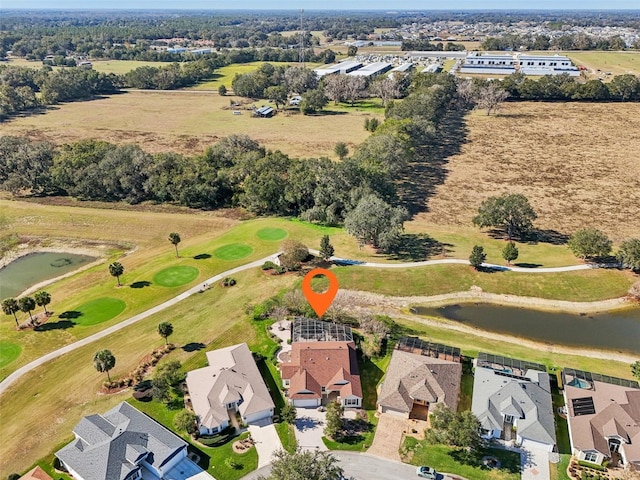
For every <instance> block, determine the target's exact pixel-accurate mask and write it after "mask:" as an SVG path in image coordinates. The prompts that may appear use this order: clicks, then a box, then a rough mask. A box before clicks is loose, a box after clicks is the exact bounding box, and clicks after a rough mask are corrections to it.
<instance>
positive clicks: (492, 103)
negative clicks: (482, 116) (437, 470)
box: [476, 82, 509, 115]
mask: <svg viewBox="0 0 640 480" xmlns="http://www.w3.org/2000/svg"><path fill="white" fill-rule="evenodd" d="M508 96H509V93H508V92H507V91H506V90H503V89H502V88H500V86H499V85H497V84H496V83H494V82H491V83H489V84H487V85H485V86H483V87H480V88H478V89H477V91H476V106H477V107H478V108H484V109H485V110H486V111H487V115H491V112H492V111H493V112H496V111H497V110H498V109H499V108H500V105H502V102H504V101H505V100H506V99H507V97H508Z"/></svg>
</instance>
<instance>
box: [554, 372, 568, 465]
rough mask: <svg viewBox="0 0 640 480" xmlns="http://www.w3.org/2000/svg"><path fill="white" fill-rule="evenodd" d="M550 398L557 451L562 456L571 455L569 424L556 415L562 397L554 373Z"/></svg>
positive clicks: (562, 401)
mask: <svg viewBox="0 0 640 480" xmlns="http://www.w3.org/2000/svg"><path fill="white" fill-rule="evenodd" d="M550 375H551V398H552V400H553V415H554V417H555V419H556V445H557V446H558V451H559V452H560V453H563V454H571V441H570V439H569V424H568V423H567V419H566V418H562V417H561V416H560V415H558V408H560V407H563V406H564V397H563V396H562V393H560V391H559V390H558V381H557V376H556V372H551V373H550Z"/></svg>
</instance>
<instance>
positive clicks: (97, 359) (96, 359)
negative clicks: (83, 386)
mask: <svg viewBox="0 0 640 480" xmlns="http://www.w3.org/2000/svg"><path fill="white" fill-rule="evenodd" d="M93 366H94V367H96V370H97V371H99V372H100V373H102V372H106V373H107V380H109V383H111V377H110V376H109V370H111V369H112V368H113V367H115V366H116V357H114V356H113V353H111V350H100V351H99V352H96V354H95V355H94V356H93Z"/></svg>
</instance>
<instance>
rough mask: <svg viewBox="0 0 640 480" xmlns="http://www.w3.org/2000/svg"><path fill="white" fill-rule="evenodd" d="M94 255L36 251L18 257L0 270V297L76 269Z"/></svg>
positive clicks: (11, 295) (13, 293)
mask: <svg viewBox="0 0 640 480" xmlns="http://www.w3.org/2000/svg"><path fill="white" fill-rule="evenodd" d="M95 259H96V257H91V256H89V255H76V254H75V253H60V252H38V253H30V254H29V255H25V256H24V257H20V258H18V259H16V260H14V261H13V262H11V263H10V264H9V265H7V266H6V267H4V268H3V269H1V270H0V299H4V298H8V297H15V296H16V295H19V294H20V292H23V291H25V290H26V289H27V288H29V287H30V286H32V285H35V284H36V283H40V282H42V281H44V280H49V279H50V278H56V277H59V276H60V275H64V274H65V273H68V272H72V271H74V270H77V269H78V268H80V267H81V266H82V265H86V264H87V263H90V262H93V261H94V260H95Z"/></svg>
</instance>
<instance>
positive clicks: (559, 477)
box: [549, 453, 571, 480]
mask: <svg viewBox="0 0 640 480" xmlns="http://www.w3.org/2000/svg"><path fill="white" fill-rule="evenodd" d="M570 461H571V455H569V454H566V453H565V454H562V455H560V461H559V462H558V463H555V464H554V463H551V464H549V474H550V476H551V480H570V478H569V475H567V468H569V462H570Z"/></svg>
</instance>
